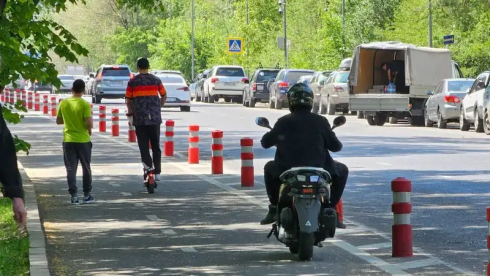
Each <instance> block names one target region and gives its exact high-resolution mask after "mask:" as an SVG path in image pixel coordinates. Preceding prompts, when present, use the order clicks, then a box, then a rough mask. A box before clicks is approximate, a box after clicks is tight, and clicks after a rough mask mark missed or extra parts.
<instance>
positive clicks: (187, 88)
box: [177, 86, 189, 91]
mask: <svg viewBox="0 0 490 276" xmlns="http://www.w3.org/2000/svg"><path fill="white" fill-rule="evenodd" d="M177 90H184V91H189V87H187V86H185V87H181V88H177Z"/></svg>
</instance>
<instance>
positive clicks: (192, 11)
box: [191, 0, 194, 80]
mask: <svg viewBox="0 0 490 276" xmlns="http://www.w3.org/2000/svg"><path fill="white" fill-rule="evenodd" d="M191 55H192V58H191V59H192V80H194V0H191Z"/></svg>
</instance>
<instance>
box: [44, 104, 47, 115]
mask: <svg viewBox="0 0 490 276" xmlns="http://www.w3.org/2000/svg"><path fill="white" fill-rule="evenodd" d="M43 114H46V115H47V114H48V107H47V106H43Z"/></svg>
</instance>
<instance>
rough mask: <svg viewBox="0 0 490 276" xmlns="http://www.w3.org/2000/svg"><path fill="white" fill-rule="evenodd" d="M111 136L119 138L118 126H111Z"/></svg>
mask: <svg viewBox="0 0 490 276" xmlns="http://www.w3.org/2000/svg"><path fill="white" fill-rule="evenodd" d="M111 134H112V136H114V137H118V136H119V126H118V125H115V126H114V125H113V126H111Z"/></svg>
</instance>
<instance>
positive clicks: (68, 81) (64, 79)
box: [52, 75, 75, 94]
mask: <svg viewBox="0 0 490 276" xmlns="http://www.w3.org/2000/svg"><path fill="white" fill-rule="evenodd" d="M58 79H59V80H60V81H61V86H60V88H59V89H57V88H56V87H54V86H53V90H52V93H53V94H56V93H59V92H61V93H67V92H70V91H71V87H72V86H73V82H74V81H75V76H73V75H58Z"/></svg>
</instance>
